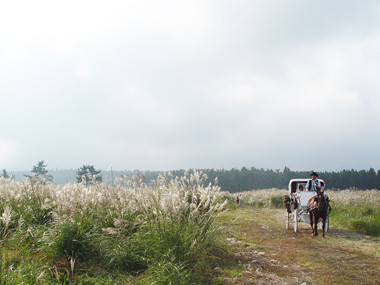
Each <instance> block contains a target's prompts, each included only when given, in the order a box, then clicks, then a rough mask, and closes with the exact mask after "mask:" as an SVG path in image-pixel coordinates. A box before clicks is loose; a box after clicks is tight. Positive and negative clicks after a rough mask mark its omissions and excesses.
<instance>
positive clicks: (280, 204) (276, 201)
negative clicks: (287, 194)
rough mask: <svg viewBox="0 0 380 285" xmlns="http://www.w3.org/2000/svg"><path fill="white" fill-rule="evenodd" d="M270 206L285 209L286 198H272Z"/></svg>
mask: <svg viewBox="0 0 380 285" xmlns="http://www.w3.org/2000/svg"><path fill="white" fill-rule="evenodd" d="M270 204H271V206H272V207H274V208H284V196H282V195H279V196H272V197H271V198H270Z"/></svg>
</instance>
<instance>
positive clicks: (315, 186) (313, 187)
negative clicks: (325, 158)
mask: <svg viewBox="0 0 380 285" xmlns="http://www.w3.org/2000/svg"><path fill="white" fill-rule="evenodd" d="M317 177H318V173H316V172H314V171H313V172H312V173H311V180H309V181H307V183H306V187H305V188H306V191H317V192H321V193H322V194H323V190H324V189H323V187H322V185H321V182H320V181H318V179H317Z"/></svg>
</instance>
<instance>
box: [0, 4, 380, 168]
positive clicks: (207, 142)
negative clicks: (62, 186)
mask: <svg viewBox="0 0 380 285" xmlns="http://www.w3.org/2000/svg"><path fill="white" fill-rule="evenodd" d="M379 51H380V2H378V1H351V0H348V1H347V0H344V1H343V0H342V1H304V0H297V1H294V0H290V1H282V0H276V1H273V0H267V1H256V0H249V1H243V0H242V1H239V0H238V1H236V0H234V1H232V0H231V1H225V0H214V1H213V0H209V1H194V0H192V1H166V0H162V1H147V0H142V1H117V0H115V1H93V0H92V1H81V0H75V1H70V0H67V1H40V0H36V1H18V0H15V1H2V2H1V3H0V99H1V100H0V102H1V103H0V124H1V131H0V168H1V169H3V168H5V169H7V170H10V171H12V170H14V171H15V170H28V169H32V167H33V165H35V164H36V163H37V162H38V161H40V160H44V161H45V162H46V164H47V165H48V168H51V169H64V168H79V167H80V166H82V165H83V164H93V165H94V166H95V167H96V168H98V169H109V168H110V167H111V166H112V168H113V169H119V170H124V169H125V170H133V169H139V170H163V171H165V170H174V169H189V168H217V169H221V168H224V169H230V168H241V167H243V166H246V167H257V168H265V169H266V168H270V169H283V168H284V167H285V166H287V167H289V168H290V169H292V170H316V171H324V170H327V171H339V170H342V169H369V168H370V167H373V168H375V169H376V170H377V169H380V132H379V122H380V80H379V79H380V52H379Z"/></svg>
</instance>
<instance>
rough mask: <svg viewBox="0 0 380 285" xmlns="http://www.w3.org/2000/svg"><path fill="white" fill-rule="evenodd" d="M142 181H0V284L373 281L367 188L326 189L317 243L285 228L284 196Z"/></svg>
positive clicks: (179, 180) (196, 180) (372, 222)
mask: <svg viewBox="0 0 380 285" xmlns="http://www.w3.org/2000/svg"><path fill="white" fill-rule="evenodd" d="M142 178H143V177H141V176H139V175H137V176H135V177H130V178H129V179H120V180H119V181H117V183H115V185H105V184H96V183H94V184H91V185H86V184H83V183H79V184H68V185H64V186H52V185H49V184H47V185H41V184H36V183H33V181H27V180H25V181H24V182H21V183H16V182H14V181H12V180H9V179H3V178H1V179H0V285H5V284H9V285H12V284H378V283H379V279H376V277H377V276H378V273H377V272H378V269H379V268H378V267H379V266H378V264H379V255H380V252H379V238H378V235H379V233H378V221H379V219H378V215H379V212H378V211H379V210H378V207H377V206H376V205H378V203H379V202H380V198H379V192H378V191H376V190H373V191H361V192H357V191H356V192H355V191H349V190H345V191H340V192H332V193H331V194H330V198H331V201H332V205H333V211H332V215H331V231H330V232H329V233H328V234H327V238H326V239H324V240H322V239H312V238H311V236H310V233H311V232H310V229H309V227H308V225H306V224H304V225H301V227H300V232H299V233H294V232H292V231H291V230H285V217H284V215H285V209H284V206H283V195H284V194H286V191H284V190H278V189H267V190H258V191H250V192H244V193H242V194H243V206H237V205H236V202H235V198H234V195H232V194H229V193H226V192H221V191H220V189H219V187H216V186H213V185H208V186H204V185H203V181H204V180H205V177H204V176H203V174H202V173H197V172H196V173H192V174H186V175H185V176H184V177H175V178H173V177H170V176H164V175H162V176H160V177H158V179H157V180H156V181H154V182H153V183H152V184H150V185H146V184H144V183H142V181H143V179H142ZM354 231H356V232H358V233H355V232H354ZM360 233H365V234H366V235H362V234H360ZM368 235H372V236H368Z"/></svg>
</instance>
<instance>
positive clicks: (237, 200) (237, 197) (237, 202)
mask: <svg viewBox="0 0 380 285" xmlns="http://www.w3.org/2000/svg"><path fill="white" fill-rule="evenodd" d="M239 203H240V202H239V195H237V196H236V204H238V205H239Z"/></svg>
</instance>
